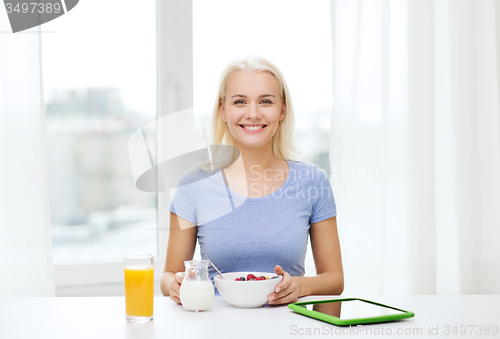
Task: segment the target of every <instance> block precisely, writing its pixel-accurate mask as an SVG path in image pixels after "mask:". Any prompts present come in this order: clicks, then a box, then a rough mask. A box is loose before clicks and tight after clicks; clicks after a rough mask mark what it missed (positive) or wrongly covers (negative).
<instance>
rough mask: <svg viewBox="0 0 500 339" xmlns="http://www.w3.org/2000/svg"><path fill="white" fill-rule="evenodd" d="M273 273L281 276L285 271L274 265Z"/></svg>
mask: <svg viewBox="0 0 500 339" xmlns="http://www.w3.org/2000/svg"><path fill="white" fill-rule="evenodd" d="M274 273H276V274H278V275H283V274H284V273H285V271H284V270H283V268H281V266H280V265H276V266H275V267H274Z"/></svg>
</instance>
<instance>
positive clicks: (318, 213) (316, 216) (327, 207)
mask: <svg viewBox="0 0 500 339" xmlns="http://www.w3.org/2000/svg"><path fill="white" fill-rule="evenodd" d="M314 167H315V171H314V174H315V175H314V180H313V185H314V187H315V188H316V190H315V193H316V192H317V195H316V199H315V201H314V203H313V206H312V214H311V219H310V222H309V223H310V224H314V223H317V222H320V221H323V220H326V219H329V218H332V217H334V216H336V215H337V206H336V205H335V198H334V197H333V190H332V186H331V185H330V181H329V180H328V176H327V175H326V173H325V172H324V171H323V170H321V169H320V168H319V167H318V166H316V165H314Z"/></svg>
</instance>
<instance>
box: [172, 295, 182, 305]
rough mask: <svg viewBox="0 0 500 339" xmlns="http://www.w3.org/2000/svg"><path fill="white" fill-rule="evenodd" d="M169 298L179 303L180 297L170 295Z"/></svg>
mask: <svg viewBox="0 0 500 339" xmlns="http://www.w3.org/2000/svg"><path fill="white" fill-rule="evenodd" d="M170 299H172V300H173V301H175V302H176V303H178V304H181V299H180V298H179V297H174V296H170Z"/></svg>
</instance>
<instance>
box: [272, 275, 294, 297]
mask: <svg viewBox="0 0 500 339" xmlns="http://www.w3.org/2000/svg"><path fill="white" fill-rule="evenodd" d="M291 283H292V277H291V276H290V275H289V274H288V273H286V272H285V274H284V275H283V279H282V280H281V282H280V283H279V284H278V285H276V287H275V288H274V291H275V292H276V293H279V292H280V291H283V290H285V289H287V288H288V287H290V284H291Z"/></svg>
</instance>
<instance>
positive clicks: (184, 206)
mask: <svg viewBox="0 0 500 339" xmlns="http://www.w3.org/2000/svg"><path fill="white" fill-rule="evenodd" d="M197 172H198V171H197V170H191V171H189V172H187V173H185V174H184V175H183V176H182V177H181V178H180V179H179V182H178V183H177V187H176V189H175V192H174V194H173V197H172V202H171V203H170V212H172V213H175V214H176V215H178V216H179V217H181V218H183V219H185V220H187V221H189V222H191V223H193V224H197V205H198V185H199V180H200V179H201V178H200V174H199V173H197Z"/></svg>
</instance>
